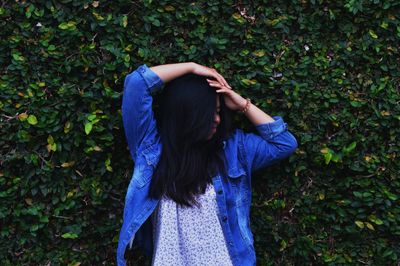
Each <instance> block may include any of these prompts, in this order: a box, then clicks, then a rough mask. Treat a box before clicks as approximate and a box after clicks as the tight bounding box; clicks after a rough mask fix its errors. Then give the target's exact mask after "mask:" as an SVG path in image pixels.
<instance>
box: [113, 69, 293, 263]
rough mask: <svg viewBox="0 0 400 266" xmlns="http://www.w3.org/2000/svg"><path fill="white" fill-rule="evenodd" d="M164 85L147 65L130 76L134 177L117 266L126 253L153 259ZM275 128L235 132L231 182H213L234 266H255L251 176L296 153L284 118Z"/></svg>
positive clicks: (229, 145)
mask: <svg viewBox="0 0 400 266" xmlns="http://www.w3.org/2000/svg"><path fill="white" fill-rule="evenodd" d="M163 85H164V82H163V81H162V80H161V79H160V78H159V76H158V75H157V74H156V73H155V72H154V71H152V70H151V69H150V68H149V67H148V66H147V65H146V64H143V65H140V66H139V67H138V68H137V69H136V70H134V71H132V72H131V73H129V74H128V75H127V76H126V78H125V81H124V89H123V97H122V120H123V125H124V131H125V136H126V139H127V142H128V146H129V151H130V154H131V157H132V159H133V161H134V163H135V165H134V171H133V174H132V177H131V180H130V183H129V185H128V189H127V193H126V196H125V206H124V214H123V224H122V228H121V230H120V235H119V241H118V248H117V264H118V265H119V266H124V265H126V262H125V258H124V254H125V250H126V248H127V247H129V248H132V245H133V246H136V245H137V246H139V247H141V249H142V250H143V252H144V254H146V255H147V256H150V257H151V256H152V252H153V236H152V234H153V233H152V223H151V217H150V215H151V214H152V213H153V211H154V210H155V208H156V207H157V204H158V200H154V199H151V198H149V197H148V191H149V188H150V180H151V177H152V175H153V172H154V169H155V167H156V166H157V163H158V161H159V158H160V155H161V149H162V145H161V142H160V137H159V134H158V132H157V127H156V121H155V119H154V114H153V110H152V102H153V98H152V96H151V94H152V93H154V92H155V91H157V90H161V89H162V87H163ZM273 118H274V120H275V121H274V122H271V123H266V124H261V125H258V126H256V129H257V132H258V134H255V133H245V132H244V131H243V130H241V129H235V130H234V131H233V133H232V134H231V135H230V137H229V138H228V139H227V140H225V141H224V154H225V159H226V160H225V165H226V169H227V176H223V175H222V174H217V175H216V176H214V177H213V178H212V182H213V185H214V188H215V191H216V193H217V194H216V195H217V205H218V211H219V214H218V217H219V219H220V222H221V224H222V229H223V233H224V237H225V240H226V243H227V246H228V250H229V254H230V256H231V258H232V262H233V264H234V265H235V266H236V265H237V266H247V265H249V266H250V265H251V266H252V265H255V264H256V256H255V250H254V245H253V244H254V243H253V242H254V240H253V234H252V232H251V229H250V219H249V218H250V217H249V215H250V205H251V173H252V172H254V171H256V170H259V169H261V168H264V167H267V166H269V165H272V164H274V163H276V162H278V161H279V160H282V159H284V158H286V157H288V156H290V155H291V154H292V153H293V152H294V151H295V150H296V149H297V145H298V144H297V140H296V138H295V137H294V136H293V135H292V134H291V133H290V132H289V131H288V128H287V124H286V123H285V122H284V121H283V119H282V117H280V116H273Z"/></svg>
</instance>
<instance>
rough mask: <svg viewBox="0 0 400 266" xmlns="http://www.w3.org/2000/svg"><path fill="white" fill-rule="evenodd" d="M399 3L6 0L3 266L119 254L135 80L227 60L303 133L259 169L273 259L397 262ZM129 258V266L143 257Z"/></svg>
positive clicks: (0, 17)
mask: <svg viewBox="0 0 400 266" xmlns="http://www.w3.org/2000/svg"><path fill="white" fill-rule="evenodd" d="M399 7H400V5H399V2H398V1H396V0H382V1H381V0H358V1H356V0H349V1H347V0H346V1H345V0H340V1H330V0H326V1H322V0H320V1H318V0H312V1H308V0H300V1H296V0H292V1H282V0H277V1H228V0H226V1H213V0H212V1H207V2H206V1H201V2H200V1H193V2H188V1H179V2H178V1H154V2H153V1H149V0H147V1H126V0H117V1H107V2H105V1H104V2H103V1H82V0H61V1H25V0H24V1H18V0H17V1H3V2H2V4H1V7H0V27H1V32H0V66H1V69H0V71H1V76H0V107H1V115H0V122H1V123H0V136H1V137H0V149H1V158H0V165H1V168H0V202H1V203H0V261H1V262H2V265H39V264H40V265H50V264H51V265H66V264H67V265H79V263H81V264H82V265H100V264H103V263H104V264H105V265H112V264H115V253H116V247H117V242H118V236H119V229H120V226H121V223H122V210H123V202H124V196H125V192H126V188H127V185H128V183H129V179H130V177H131V174H132V171H133V164H132V161H131V159H130V156H129V151H128V150H127V144H126V141H125V136H124V133H123V127H122V119H121V96H122V94H121V93H122V87H123V80H124V77H125V75H126V74H127V73H129V72H130V71H132V70H133V69H135V68H136V67H137V66H138V65H140V64H142V63H146V64H147V65H149V66H151V65H156V64H163V63H174V62H186V61H194V62H197V63H200V64H204V65H207V66H212V67H215V68H216V69H217V70H218V71H219V72H221V73H222V74H223V75H224V77H225V78H226V79H227V80H228V82H229V83H230V84H231V85H232V87H233V88H234V89H235V90H237V91H238V92H239V93H240V94H241V95H242V96H244V97H250V98H251V99H252V100H253V102H254V103H255V104H256V105H258V106H259V107H260V108H262V109H263V110H264V111H266V112H267V113H268V114H270V115H281V116H283V118H284V120H285V122H287V123H288V125H289V130H290V131H291V132H292V133H293V134H294V135H295V136H296V138H297V140H298V143H299V147H298V149H297V151H296V153H295V154H293V155H292V156H291V157H290V158H289V159H287V160H285V161H282V162H280V163H279V164H277V165H275V166H273V167H270V168H268V169H264V170H263V171H261V172H259V173H257V174H256V175H255V176H254V177H253V184H254V191H253V207H252V214H251V221H252V228H253V232H254V236H255V247H256V251H257V258H258V264H259V265H341V264H342V265H343V264H346V265H363V264H367V265H396V264H397V263H399V260H400V245H399V237H400V207H399V206H400V205H399V196H400V180H399V173H400V167H399V160H398V157H399V154H400V141H399V135H400V129H399V120H400V106H399V100H400V93H399V65H400V57H399V49H400V45H399V44H400V15H399V14H400V13H399V10H400V9H399ZM236 122H237V124H238V126H240V127H242V128H244V129H245V130H248V131H251V130H254V128H253V127H252V125H251V124H250V123H249V121H246V120H245V119H244V118H243V117H240V116H238V117H237V118H236ZM129 256H130V264H131V265H134V264H135V263H139V262H143V261H144V259H143V257H141V256H140V255H139V253H138V252H136V253H134V254H130V255H129ZM48 263H50V264H48Z"/></svg>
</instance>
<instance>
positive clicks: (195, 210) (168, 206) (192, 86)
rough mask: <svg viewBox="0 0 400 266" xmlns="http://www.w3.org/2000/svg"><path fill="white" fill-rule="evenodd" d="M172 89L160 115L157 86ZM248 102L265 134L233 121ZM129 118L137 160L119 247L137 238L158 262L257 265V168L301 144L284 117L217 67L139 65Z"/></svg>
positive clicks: (127, 105)
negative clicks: (253, 220) (253, 225)
mask: <svg viewBox="0 0 400 266" xmlns="http://www.w3.org/2000/svg"><path fill="white" fill-rule="evenodd" d="M163 85H165V88H164V89H163V90H162V92H161V93H163V94H162V95H161V96H162V97H161V104H160V117H159V118H158V121H157V122H158V123H156V121H155V118H154V115H153V111H152V101H153V100H152V97H151V93H153V92H155V91H158V90H161V88H162V86H163ZM235 111H238V112H240V113H242V114H244V116H246V117H247V119H249V120H250V121H251V122H252V123H253V124H254V126H255V127H256V129H257V131H258V133H259V134H254V133H245V132H243V131H242V130H241V129H234V130H231V127H230V120H231V119H230V116H231V113H232V112H235ZM122 117H123V123H124V130H125V134H126V138H127V142H128V145H129V150H130V153H131V156H132V159H133V160H134V162H135V169H134V173H133V176H132V179H131V181H130V184H129V186H128V191H127V195H126V199H125V207H124V221H123V225H122V228H121V232H120V238H119V243H118V250H117V262H118V265H120V266H121V265H125V259H124V254H125V250H126V247H127V246H128V245H129V246H130V248H132V245H134V246H136V245H137V246H139V247H141V248H142V250H143V251H144V252H145V254H146V255H148V256H150V257H152V265H163V266H164V265H166V266H167V265H174V266H175V265H194V266H196V265H207V266H209V265H235V266H236V265H240V266H243V265H255V263H256V258H255V251H254V246H253V235H252V232H251V229H250V221H249V212H250V203H251V173H252V172H254V171H256V170H258V169H261V168H264V167H266V166H268V165H271V164H273V163H276V162H277V161H279V160H281V159H283V158H286V157H288V156H289V155H291V154H292V153H293V152H294V151H295V150H296V148H297V141H296V139H295V137H294V136H293V135H292V134H291V133H290V132H289V131H288V129H287V124H286V123H285V122H284V121H283V119H282V117H280V116H274V117H270V116H269V115H267V114H266V113H264V112H263V111H262V110H260V109H259V108H258V107H256V106H255V105H253V104H252V103H251V101H250V99H244V98H243V97H242V96H240V95H239V94H238V93H236V92H235V91H234V90H233V89H232V88H231V87H230V86H229V84H228V83H227V82H226V80H225V79H224V77H223V76H222V75H220V74H219V73H218V72H217V71H216V70H215V69H212V68H208V67H206V66H201V65H199V64H196V63H193V62H188V63H177V64H165V65H159V66H154V67H150V68H149V67H148V66H147V65H146V64H143V65H141V66H139V67H138V68H137V69H136V70H135V71H133V72H132V73H130V74H128V75H127V77H126V78H125V83H124V92H123V101H122Z"/></svg>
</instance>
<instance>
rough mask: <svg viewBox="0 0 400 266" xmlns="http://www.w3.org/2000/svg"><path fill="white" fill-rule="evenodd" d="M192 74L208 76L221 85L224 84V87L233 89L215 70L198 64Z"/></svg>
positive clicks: (195, 64)
mask: <svg viewBox="0 0 400 266" xmlns="http://www.w3.org/2000/svg"><path fill="white" fill-rule="evenodd" d="M192 73H193V74H196V75H199V76H206V77H211V78H214V79H216V80H217V81H218V82H219V83H221V84H223V85H224V86H226V87H228V88H230V89H232V87H231V86H229V84H228V82H226V80H225V79H224V77H223V76H222V75H221V74H219V73H218V72H217V71H216V70H215V69H214V68H209V67H206V66H202V65H199V64H197V63H194V67H193V69H192Z"/></svg>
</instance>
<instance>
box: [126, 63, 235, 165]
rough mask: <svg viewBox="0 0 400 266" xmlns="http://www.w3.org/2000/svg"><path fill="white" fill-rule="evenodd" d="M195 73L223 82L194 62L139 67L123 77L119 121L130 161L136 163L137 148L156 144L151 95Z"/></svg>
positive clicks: (138, 149)
mask: <svg viewBox="0 0 400 266" xmlns="http://www.w3.org/2000/svg"><path fill="white" fill-rule="evenodd" d="M188 73H194V74H198V75H204V76H209V77H213V78H215V79H218V80H220V81H221V82H224V83H225V84H227V83H226V81H225V79H224V78H223V77H222V76H221V75H220V74H218V73H217V72H216V71H215V70H214V69H211V68H208V67H204V66H201V65H199V64H196V63H194V62H187V63H176V64H165V65H158V66H153V67H148V66H147V65H146V64H143V65H140V66H139V67H138V68H137V69H136V70H134V71H132V72H131V73H129V74H128V75H127V76H126V77H125V82H124V90H123V96H122V120H123V124H124V130H125V136H126V139H127V142H128V146H129V150H130V153H131V156H132V159H133V160H134V161H136V158H137V154H138V152H139V151H140V149H145V148H147V147H148V146H150V145H152V144H154V143H155V142H157V141H158V138H159V136H158V132H157V127H156V121H155V119H154V114H153V110H152V103H153V98H152V96H151V94H152V93H153V92H155V91H157V90H160V89H161V88H162V86H163V85H164V84H165V83H167V82H169V81H171V80H173V79H175V78H177V77H179V76H182V75H184V74H188Z"/></svg>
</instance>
